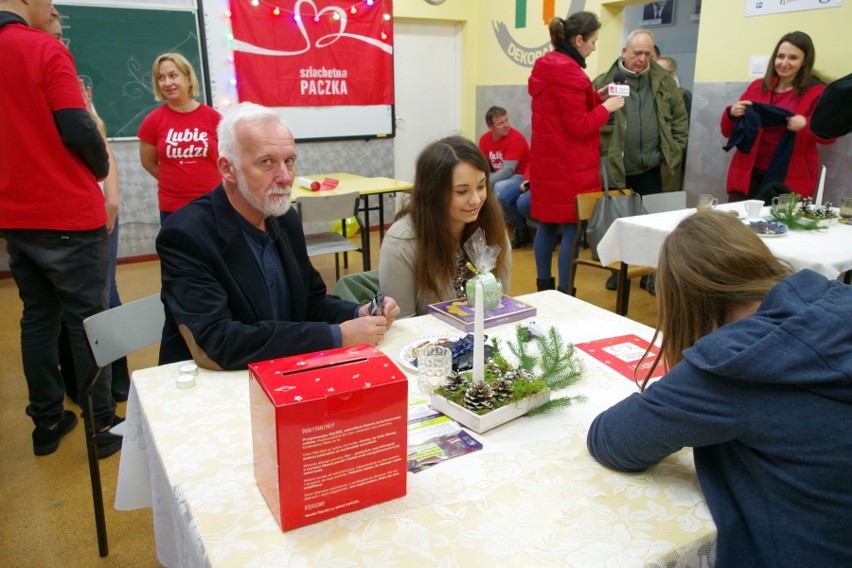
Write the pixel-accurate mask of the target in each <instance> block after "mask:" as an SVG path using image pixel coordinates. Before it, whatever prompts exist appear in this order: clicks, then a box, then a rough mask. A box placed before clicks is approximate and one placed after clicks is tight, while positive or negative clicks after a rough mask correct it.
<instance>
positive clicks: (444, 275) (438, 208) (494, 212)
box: [397, 136, 507, 294]
mask: <svg viewBox="0 0 852 568" xmlns="http://www.w3.org/2000/svg"><path fill="white" fill-rule="evenodd" d="M461 163H467V164H470V165H471V166H473V167H474V168H476V169H477V170H479V171H481V172H483V173H484V174H485V183H486V197H485V201H484V203H483V204H482V207H481V208H480V210H479V216H478V217H477V218H476V221H474V222H473V223H468V224H467V226H465V228H464V232H463V233H462V237H461V242H458V241H456V240H455V238H454V237H453V233H452V230H451V229H450V218H449V214H448V212H449V209H450V202H451V200H452V198H453V169H455V167H456V165H458V164H461ZM490 171H491V168H490V166H489V164H488V160H486V159H485V156H483V155H482V152H480V151H479V148H478V147H477V146H476V144H474V143H473V142H471V141H470V140H468V139H467V138H463V137H461V136H449V137H447V138H443V139H441V140H438V141H437V142H432V143H431V144H429V145H428V146H426V147H425V148H424V149H423V151H421V152H420V155H419V156H418V157H417V165H416V168H415V173H414V186H413V187H412V188H411V192H410V195H411V200H410V201H409V203H408V205H407V206H406V207H405V208H404V209H403V210H402V211H400V212H399V214H398V215H397V219H399V218H401V217H404V216H405V215H410V216H411V224H412V225H413V227H414V236H415V238H416V240H417V244H416V252H417V255H416V258H417V260H416V261H415V270H414V272H415V281H416V284H417V287H418V288H423V289H429V290H432V291H433V292H434V293H436V294H440V293H441V290H442V289H443V288H444V287H445V283H446V282H452V280H453V278H454V277H455V272H456V252H457V251H458V249H459V247H460V246H462V245H463V244H464V243H465V241H467V239H468V238H469V237H470V236H471V235H472V234H473V232H474V231H476V229H477V228H479V227H482V229H483V230H484V231H485V237H486V240H487V241H488V244H496V245H498V246H499V247H500V248H501V251H500V255H499V257H498V259H497V267H496V268H495V269H494V272H496V273H500V271H501V269H502V268H503V266H504V263H505V259H506V246H507V241H506V225H505V222H504V221H503V210H502V208H501V206H500V203H499V202H498V201H497V197H496V196H495V195H494V191H493V189H492V187H491V182H490V181H489V180H488V173H489V172H490Z"/></svg>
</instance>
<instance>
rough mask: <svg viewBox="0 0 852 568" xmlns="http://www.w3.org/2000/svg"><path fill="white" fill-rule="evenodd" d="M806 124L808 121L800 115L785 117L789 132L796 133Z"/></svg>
mask: <svg viewBox="0 0 852 568" xmlns="http://www.w3.org/2000/svg"><path fill="white" fill-rule="evenodd" d="M807 124H808V119H807V118H805V117H804V116H802V115H801V114H795V115H793V116H788V117H787V130H789V131H790V132H798V131H799V130H801V129H802V128H804V127H805V126H807Z"/></svg>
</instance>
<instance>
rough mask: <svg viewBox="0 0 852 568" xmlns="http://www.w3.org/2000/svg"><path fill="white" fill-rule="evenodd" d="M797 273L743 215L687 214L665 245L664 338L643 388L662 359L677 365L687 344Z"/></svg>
mask: <svg viewBox="0 0 852 568" xmlns="http://www.w3.org/2000/svg"><path fill="white" fill-rule="evenodd" d="M792 273H793V270H792V269H791V268H790V266H789V265H788V264H787V263H785V262H783V261H781V260H779V259H777V258H775V256H773V255H772V253H771V252H770V251H769V249H768V248H767V247H766V245H765V244H764V243H763V241H762V240H761V239H760V237H758V236H757V235H755V234H754V233H753V232H752V231H751V230H750V229H749V228H748V227H746V226H745V225H744V224H743V223H742V222H741V221H740V220H739V219H738V218H737V217H735V216H733V215H731V214H729V213H727V212H722V211H699V212H697V213H695V214H694V215H690V216H688V217H686V218H685V219H684V220H683V221H681V222H680V224H679V225H678V226H677V227H676V228H675V230H674V231H672V232H671V234H670V235H669V236H668V237H666V240H665V241H664V242H663V246H662V248H661V249H660V262H659V267H658V268H657V318H658V322H657V330H656V332H655V333H654V340H656V339H657V338H658V337H659V336H660V335H662V338H663V339H662V343H661V346H660V357H658V358H657V359H656V360H655V361H654V363H653V365H652V368H651V369H650V370H649V371H648V374H647V376H646V377H645V380H644V381H643V383H642V386H641V388H642V389H644V388H645V385H646V384H647V383H648V380H649V379H650V377H651V374H652V373H653V372H654V370H655V369H656V367H657V365H658V364H659V362H660V361H661V360H662V361H664V362H665V363H664V364H665V365H666V367H667V368H671V367H673V366H675V365H676V364H678V363H679V362H681V361H682V360H683V350H684V349H686V348H688V347H691V346H692V345H693V344H694V343H695V342H696V341H698V340H699V339H700V338H701V337H703V336H705V335H707V334H709V333H711V332H713V331H715V330H716V329H718V328H719V327H721V326H723V325H724V324H725V323H726V322H727V318H728V315H729V314H730V313H731V311H732V310H733V309H735V308H737V307H739V306H743V305H747V304H750V303H753V302H760V301H762V300H763V297H764V296H766V294H767V293H768V292H769V290H771V289H772V287H773V286H775V285H776V284H778V282H780V281H781V280H783V279H784V278H786V277H787V276H789V275H790V274H792ZM647 356H648V353H647V352H646V353H645V356H643V359H644V358H645V357H647Z"/></svg>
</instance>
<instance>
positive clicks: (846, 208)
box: [840, 197, 852, 221]
mask: <svg viewBox="0 0 852 568" xmlns="http://www.w3.org/2000/svg"><path fill="white" fill-rule="evenodd" d="M840 216H841V217H842V218H843V219H846V220H847V221H848V220H850V219H852V197H844V198H843V199H841V200H840Z"/></svg>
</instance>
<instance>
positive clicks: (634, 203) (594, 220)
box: [586, 159, 647, 260]
mask: <svg viewBox="0 0 852 568" xmlns="http://www.w3.org/2000/svg"><path fill="white" fill-rule="evenodd" d="M601 174H602V175H603V191H604V195H603V197H601V198H600V199H598V202H597V203H596V204H595V211H594V213H592V216H591V217H590V218H589V222H588V223H587V225H586V238H587V239H588V240H589V245H590V246H591V247H592V259H594V260H600V258H599V257H598V244H599V243H600V242H601V239H603V236H604V235H605V234H606V232H607V231H608V230H609V227H610V225H612V224H613V223H615V220H616V219H620V218H621V217H632V216H634V215H644V214H646V213H647V211H645V207H644V206H643V205H642V196H641V195H639V194H638V193H631V194H630V195H618V193H620V192H621V190H613V191H612V192H610V191H609V188H608V186H609V176H608V175H607V167H606V160H604V159H602V160H601Z"/></svg>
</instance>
